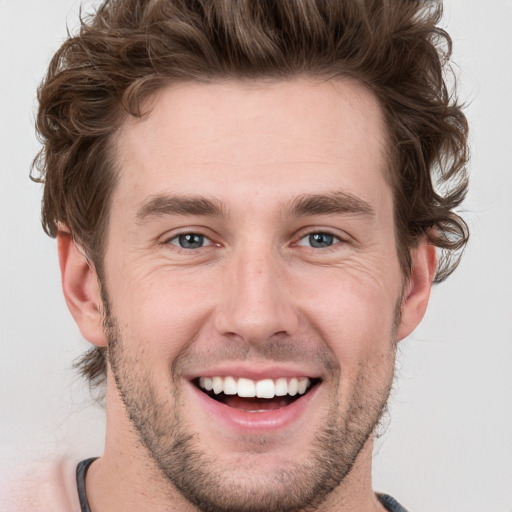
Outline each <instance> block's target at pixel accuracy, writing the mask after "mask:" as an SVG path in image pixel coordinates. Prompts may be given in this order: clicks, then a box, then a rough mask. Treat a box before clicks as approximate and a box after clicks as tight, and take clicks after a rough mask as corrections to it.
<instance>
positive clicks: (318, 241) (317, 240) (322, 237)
mask: <svg viewBox="0 0 512 512" xmlns="http://www.w3.org/2000/svg"><path fill="white" fill-rule="evenodd" d="M339 241H340V239H339V238H338V237H337V236H334V235H331V234H329V233H311V234H309V235H306V236H304V237H302V238H301V239H300V240H299V242H298V244H297V245H300V246H303V247H313V248H314V249H325V248H326V247H331V245H334V244H336V243H338V242H339Z"/></svg>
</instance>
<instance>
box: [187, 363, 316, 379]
mask: <svg viewBox="0 0 512 512" xmlns="http://www.w3.org/2000/svg"><path fill="white" fill-rule="evenodd" d="M199 377H235V378H245V379H251V380H254V381H259V380H264V379H279V378H280V377H286V378H293V377H299V378H300V377H308V378H310V379H318V378H320V377H321V375H320V373H319V372H318V371H314V370H312V369H311V370H307V369H304V368H298V367H294V366H293V365H275V364H270V365H269V364H266V365H258V364H256V363H254V364H252V365H247V363H244V364H237V365H233V364H228V365H217V366H214V367H210V368H205V369H204V370H196V371H195V372H194V373H193V374H190V375H187V378H188V379H189V380H194V379H197V378H199Z"/></svg>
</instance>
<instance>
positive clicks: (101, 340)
mask: <svg viewBox="0 0 512 512" xmlns="http://www.w3.org/2000/svg"><path fill="white" fill-rule="evenodd" d="M57 243H58V248H59V263H60V272H61V281H62V290H63V292H64V297H65V299H66V304H67V306H68V308H69V311H70V312H71V315H72V316H73V318H74V319H75V322H76V323H77V325H78V328H79V329H80V332H81V333H82V336H83V337H84V338H85V339H86V340H88V341H89V342H91V343H92V344H93V345H96V346H100V347H102V346H106V344H107V340H106V336H105V333H104V329H103V316H102V312H101V311H102V304H101V295H100V288H99V282H98V278H97V275H96V271H95V269H94V266H93V265H92V263H90V262H89V261H88V260H87V258H86V256H85V254H84V253H83V251H82V250H81V249H80V248H79V247H78V245H77V243H76V242H75V240H74V239H73V237H72V236H71V234H70V233H69V232H68V231H65V230H59V232H58V234H57Z"/></svg>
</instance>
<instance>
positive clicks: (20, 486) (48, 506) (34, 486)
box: [0, 459, 80, 512]
mask: <svg viewBox="0 0 512 512" xmlns="http://www.w3.org/2000/svg"><path fill="white" fill-rule="evenodd" d="M77 463H78V461H75V460H69V459H66V460H64V459H60V460H58V461H54V462H52V463H46V464H37V465H31V466H30V468H28V469H27V468H24V469H22V470H13V471H12V472H11V474H9V475H8V477H7V478H5V477H4V478H3V479H4V480H6V481H4V482H1V483H0V510H1V511H2V512H80V503H79V501H78V493H77V488H76V476H75V475H76V465H77Z"/></svg>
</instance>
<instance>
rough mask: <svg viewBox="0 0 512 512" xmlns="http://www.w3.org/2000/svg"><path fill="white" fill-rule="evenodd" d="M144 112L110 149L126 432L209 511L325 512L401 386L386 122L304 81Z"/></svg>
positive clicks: (358, 91)
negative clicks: (321, 506)
mask: <svg viewBox="0 0 512 512" xmlns="http://www.w3.org/2000/svg"><path fill="white" fill-rule="evenodd" d="M149 106H150V107H151V114H150V115H149V116H148V117H147V118H144V119H143V120H130V121H128V122H127V123H126V124H125V126H124V127H123V129H122V130H121V132H120V133H119V136H118V139H117V158H118V160H119V172H120V179H119V182H118V185H117V187H116V189H115V191H114V194H113V197H112V203H111V214H110V220H109V232H108V245H107V250H106V254H105V262H104V275H105V282H104V286H105V291H106V294H107V295H108V302H109V309H110V317H109V319H108V324H109V325H110V328H109V338H110V345H111V346H110V357H111V367H112V368H111V369H112V372H113V375H114V376H115V381H116V385H117V388H118V390H119V392H120V395H121V397H122V400H123V402H124V404H125V407H126V410H127V414H128V415H129V417H130V420H131V422H132V423H133V425H134V426H135V428H136V431H137V432H138V436H139V437H140V440H141V441H142V444H143V445H144V446H145V447H146V448H147V450H148V452H147V453H148V454H149V455H148V456H149V458H150V460H152V461H153V462H155V463H156V464H157V465H158V466H159V467H160V469H161V470H162V471H163V473H164V474H165V476H166V477H167V478H168V479H169V480H170V482H172V484H173V485H174V486H176V487H177V488H178V490H179V491H180V492H181V493H182V494H183V495H184V496H185V497H187V498H188V499H189V500H190V501H192V502H193V503H195V504H196V505H200V506H202V507H203V508H204V510H212V511H214V510H235V509H236V510H241V511H244V510H246V511H256V510H262V511H263V510H265V511H267V512H270V511H274V510H275V511H277V510H279V511H285V510H298V509H300V508H301V507H304V506H306V505H307V504H318V503H320V502H321V501H322V500H324V499H325V498H326V496H328V495H329V493H330V492H331V491H332V490H333V489H334V488H336V487H337V486H338V484H339V483H340V482H341V481H342V480H343V479H344V477H345V476H346V475H347V474H348V472H349V471H350V469H351V468H352V466H353V465H354V462H355V463H356V464H357V460H358V459H356V458H357V457H358V455H360V454H361V453H364V451H365V449H366V448H363V447H364V446H365V443H366V442H367V441H368V439H369V437H370V436H371V433H372V431H373V429H374V427H375V425H376V423H377V421H378V419H379V416H380V414H381V412H382V409H383V407H384V405H385V403H386V400H387V397H388V393H389V388H390V385H391V381H392V377H393V367H394V356H395V345H396V339H397V326H398V323H399V311H400V303H401V297H402V289H403V279H402V275H401V272H400V268H399V262H398V257H397V253H396V243H395V233H394V224H393V201H392V191H391V189H390V186H389V183H388V180H387V179H386V173H388V172H389V170H388V169H387V167H386V163H387V160H386V153H385V144H386V141H385V133H384V126H383V120H382V116H381V112H380V109H379V106H378V103H377V101H376V100H375V98H374V97H373V96H372V95H371V94H370V93H369V92H367V91H366V90H365V89H364V88H363V87H362V86H360V85H358V84H355V83H353V82H348V81H339V82H329V83H316V82H308V81H306V80H298V81H293V82H292V81H290V82H280V83H266V84H265V83H257V84H255V83H238V82H231V83H230V82H227V83H219V84H209V85H207V84H184V85H180V86H172V87H170V88H168V89H166V90H162V91H160V93H158V95H157V96H156V97H155V98H153V99H152V101H151V103H150V104H149ZM111 385H112V382H111ZM212 385H213V386H214V389H213V390H209V388H211V386H212ZM297 388H298V391H297ZM255 392H257V393H259V394H260V395H261V396H263V398H258V397H254V394H255ZM233 393H235V394H233ZM283 393H284V396H282V395H283ZM275 395H277V396H275ZM291 395H294V396H291ZM366 446H368V443H366ZM361 450H363V451H361ZM361 456H362V455H360V457H361ZM236 507H239V508H236Z"/></svg>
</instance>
